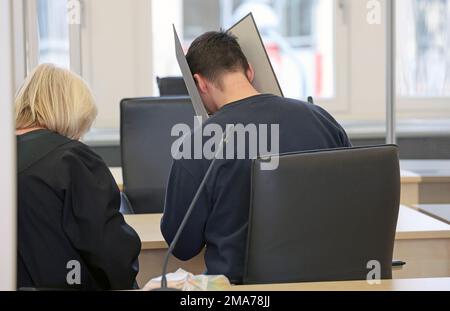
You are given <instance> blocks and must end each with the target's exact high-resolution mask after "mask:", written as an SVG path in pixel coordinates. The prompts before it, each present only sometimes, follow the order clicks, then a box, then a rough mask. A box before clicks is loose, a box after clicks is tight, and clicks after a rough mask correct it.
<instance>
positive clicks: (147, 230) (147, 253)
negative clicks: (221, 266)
mask: <svg viewBox="0 0 450 311" xmlns="http://www.w3.org/2000/svg"><path fill="white" fill-rule="evenodd" d="M161 217H162V215H161V214H154V215H150V214H146V215H127V216H125V221H126V222H127V223H128V224H129V225H130V226H131V227H133V229H134V230H136V232H137V233H138V235H139V237H140V238H141V242H142V250H141V254H140V255H139V274H138V276H137V281H138V284H139V285H140V286H144V285H145V284H146V283H147V282H148V281H149V280H150V279H152V278H154V277H158V276H160V275H161V273H162V266H163V262H164V257H165V255H166V252H167V248H168V246H167V243H166V242H165V240H164V237H163V236H162V234H161V230H160V223H161ZM203 256H204V254H203V253H202V254H200V255H199V256H197V257H195V258H194V259H192V260H189V261H186V262H183V261H180V260H178V259H176V258H174V257H173V256H172V257H171V258H170V260H169V266H168V271H169V272H174V271H176V270H177V269H178V268H183V269H184V270H186V271H189V272H192V273H194V274H202V273H204V272H205V271H206V268H205V261H204V259H203Z"/></svg>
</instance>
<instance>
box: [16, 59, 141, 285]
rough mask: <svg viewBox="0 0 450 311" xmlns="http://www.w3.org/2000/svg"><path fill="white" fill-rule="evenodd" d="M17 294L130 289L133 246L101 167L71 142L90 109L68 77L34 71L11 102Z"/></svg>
mask: <svg viewBox="0 0 450 311" xmlns="http://www.w3.org/2000/svg"><path fill="white" fill-rule="evenodd" d="M15 110H16V112H15V114H16V127H17V149H18V244H19V245H18V287H34V288H55V289H85V290H99V289H130V288H132V287H133V284H134V283H135V277H136V274H137V272H138V263H137V257H138V254H139V251H140V246H141V244H140V240H139V237H138V236H137V234H136V232H135V231H134V230H133V229H131V228H130V227H129V226H128V225H127V224H126V223H125V221H124V219H123V217H122V215H121V214H120V213H119V208H120V193H119V190H118V188H117V185H116V183H115V181H114V179H113V177H112V176H111V173H110V172H109V170H108V168H107V167H106V165H105V163H104V162H103V161H102V159H101V158H100V157H99V156H98V155H96V154H95V153H94V152H92V151H91V150H90V149H89V148H88V147H87V146H86V145H84V144H82V143H81V142H79V141H78V140H79V139H80V138H81V137H82V136H83V134H84V133H86V131H87V130H88V129H89V128H90V126H91V124H92V122H93V121H94V119H95V117H96V114H97V109H96V106H95V104H94V100H93V98H92V94H91V92H90V90H89V88H88V87H87V86H86V84H85V83H84V82H83V81H82V80H81V78H79V77H78V76H76V75H75V74H73V73H71V72H70V71H67V70H64V69H61V68H58V67H55V66H53V65H48V64H46V65H41V66H39V67H38V68H37V69H36V70H35V71H34V72H33V73H32V74H31V75H30V76H29V77H28V78H27V80H26V81H25V83H24V85H23V86H22V88H21V89H20V91H19V92H18V95H17V97H16V100H15Z"/></svg>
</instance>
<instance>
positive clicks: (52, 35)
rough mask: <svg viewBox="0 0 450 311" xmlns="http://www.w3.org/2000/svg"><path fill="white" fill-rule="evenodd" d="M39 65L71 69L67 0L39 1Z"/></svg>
mask: <svg viewBox="0 0 450 311" xmlns="http://www.w3.org/2000/svg"><path fill="white" fill-rule="evenodd" d="M37 10H38V24H39V63H40V64H42V63H54V64H57V65H59V66H62V67H65V68H69V67H70V50H69V26H68V22H67V0H38V1H37Z"/></svg>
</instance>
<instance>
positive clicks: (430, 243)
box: [393, 207, 450, 279]
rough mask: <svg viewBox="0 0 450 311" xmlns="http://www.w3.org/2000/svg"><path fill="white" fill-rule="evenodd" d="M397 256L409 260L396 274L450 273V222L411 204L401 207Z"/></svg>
mask: <svg viewBox="0 0 450 311" xmlns="http://www.w3.org/2000/svg"><path fill="white" fill-rule="evenodd" d="M394 258H395V259H399V260H403V261H405V262H406V266H405V267H403V269H401V270H395V271H393V274H394V278H396V279H401V278H430V277H449V276H450V225H448V224H445V223H443V222H441V221H438V220H436V219H434V218H431V217H429V216H427V215H425V214H422V213H420V212H418V211H416V210H414V209H412V208H409V207H401V209H400V214H399V219H398V225H397V235H396V240H395V245H394Z"/></svg>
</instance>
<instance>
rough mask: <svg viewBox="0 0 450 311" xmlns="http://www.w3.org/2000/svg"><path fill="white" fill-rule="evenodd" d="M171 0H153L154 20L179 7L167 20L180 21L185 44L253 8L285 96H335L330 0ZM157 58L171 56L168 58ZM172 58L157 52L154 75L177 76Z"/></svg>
mask: <svg viewBox="0 0 450 311" xmlns="http://www.w3.org/2000/svg"><path fill="white" fill-rule="evenodd" d="M174 4H175V5H178V7H175V8H174V7H172V6H169V5H165V6H159V5H158V4H154V8H153V11H154V12H157V13H156V14H157V15H159V16H155V19H160V18H161V16H164V15H165V14H169V13H165V12H164V11H167V10H175V11H176V10H178V11H179V15H178V18H177V17H176V15H175V16H174V17H172V20H171V21H170V22H171V23H173V22H174V19H178V21H179V22H178V23H177V22H175V23H176V24H178V25H180V26H178V27H177V28H178V31H179V32H180V33H182V35H183V39H184V45H185V47H186V48H187V47H188V46H189V44H190V43H191V42H192V40H193V39H194V38H196V37H197V36H198V35H200V34H202V33H204V32H206V31H210V30H218V29H220V28H223V29H228V28H229V27H230V26H231V25H233V24H234V23H235V22H237V21H238V20H240V19H241V18H242V17H244V16H245V15H247V14H248V13H249V12H252V13H253V15H254V17H255V19H256V22H257V24H258V28H259V30H260V31H261V35H262V36H263V40H264V42H265V44H266V48H267V51H268V53H269V56H270V58H271V61H272V64H273V66H274V69H275V71H276V73H277V76H278V79H279V80H280V84H281V86H282V89H283V91H284V93H285V95H286V96H288V97H293V98H300V99H306V98H307V97H308V96H314V97H315V98H316V99H332V98H334V97H336V90H335V54H336V53H335V45H334V18H333V16H334V1H330V0H277V1H275V0H211V1H203V0H184V1H175V2H174ZM155 6H157V8H156V7H155ZM161 24H162V22H161V23H160V24H158V26H160V25H161ZM158 26H156V25H155V28H156V27H158ZM158 42H161V41H159V40H158ZM161 43H162V42H161ZM156 57H157V58H156ZM161 57H165V58H169V57H170V58H171V61H170V62H169V61H166V60H163V59H161ZM172 59H173V55H172V54H171V53H165V56H164V55H163V54H162V53H158V52H156V53H155V67H156V73H157V74H158V75H163V76H164V75H174V74H179V72H178V68H176V67H177V65H176V64H174V63H173V61H172ZM156 63H157V64H156ZM162 64H166V65H165V68H164V67H163V65H162Z"/></svg>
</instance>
